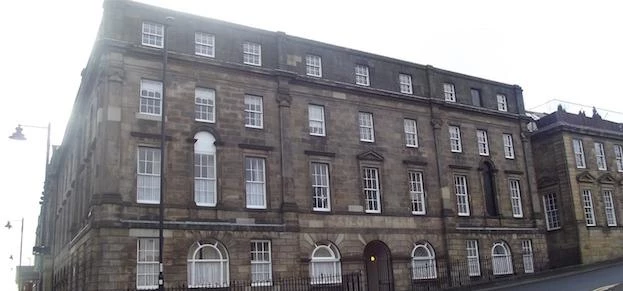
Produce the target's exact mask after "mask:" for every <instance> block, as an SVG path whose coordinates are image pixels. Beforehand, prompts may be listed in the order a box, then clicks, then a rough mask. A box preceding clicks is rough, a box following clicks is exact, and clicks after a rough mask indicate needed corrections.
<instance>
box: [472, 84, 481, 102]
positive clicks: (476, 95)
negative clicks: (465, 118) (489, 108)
mask: <svg viewBox="0 0 623 291" xmlns="http://www.w3.org/2000/svg"><path fill="white" fill-rule="evenodd" d="M470 93H471V95H472V105H474V106H482V101H481V100H480V90H478V89H474V88H472V89H471V90H470Z"/></svg>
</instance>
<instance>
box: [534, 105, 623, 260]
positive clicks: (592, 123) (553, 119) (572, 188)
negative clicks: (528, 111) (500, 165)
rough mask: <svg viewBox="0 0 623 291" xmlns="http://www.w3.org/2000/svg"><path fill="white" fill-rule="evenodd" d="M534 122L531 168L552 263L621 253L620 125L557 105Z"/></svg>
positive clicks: (622, 135)
mask: <svg viewBox="0 0 623 291" xmlns="http://www.w3.org/2000/svg"><path fill="white" fill-rule="evenodd" d="M536 124H537V127H538V130H537V131H536V132H535V133H534V134H533V135H532V148H533V155H534V159H535V162H534V167H535V171H536V175H537V181H538V192H539V195H540V196H541V200H542V202H541V203H543V209H544V213H545V217H546V228H547V235H546V236H547V243H548V246H549V258H550V261H551V265H552V266H553V267H557V266H564V265H570V264H578V263H594V262H598V261H605V260H610V259H615V258H620V257H623V244H621V242H623V230H622V228H621V215H620V213H619V211H620V210H621V209H622V208H621V207H623V199H621V189H622V184H621V181H622V178H623V176H622V175H621V173H622V172H623V149H622V146H623V125H621V124H620V123H615V122H611V121H607V120H604V119H602V118H601V116H599V114H598V113H597V111H596V110H594V111H593V115H592V117H588V116H586V114H585V113H584V112H580V113H579V114H573V113H568V112H565V111H564V110H563V108H562V106H560V107H559V109H558V110H557V111H556V112H553V113H551V114H548V115H546V116H544V117H542V118H540V119H539V120H537V122H536Z"/></svg>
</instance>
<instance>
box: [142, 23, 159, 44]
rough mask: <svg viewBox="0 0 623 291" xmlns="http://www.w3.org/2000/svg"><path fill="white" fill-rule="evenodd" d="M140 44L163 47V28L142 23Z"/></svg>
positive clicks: (156, 24)
mask: <svg viewBox="0 0 623 291" xmlns="http://www.w3.org/2000/svg"><path fill="white" fill-rule="evenodd" d="M141 44H142V45H144V46H151V47H156V48H162V47H163V46H164V26H163V25H162V24H160V23H154V22H143V34H142V38H141Z"/></svg>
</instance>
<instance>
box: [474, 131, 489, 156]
mask: <svg viewBox="0 0 623 291" xmlns="http://www.w3.org/2000/svg"><path fill="white" fill-rule="evenodd" d="M476 138H477V140H478V154H480V155H481V156H488V155H489V140H488V139H487V132H486V131H484V130H476Z"/></svg>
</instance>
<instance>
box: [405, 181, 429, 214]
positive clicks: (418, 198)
mask: <svg viewBox="0 0 623 291" xmlns="http://www.w3.org/2000/svg"><path fill="white" fill-rule="evenodd" d="M408 175H409V196H410V197H411V213H412V214H414V215H426V192H424V174H423V173H422V172H420V171H408Z"/></svg>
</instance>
